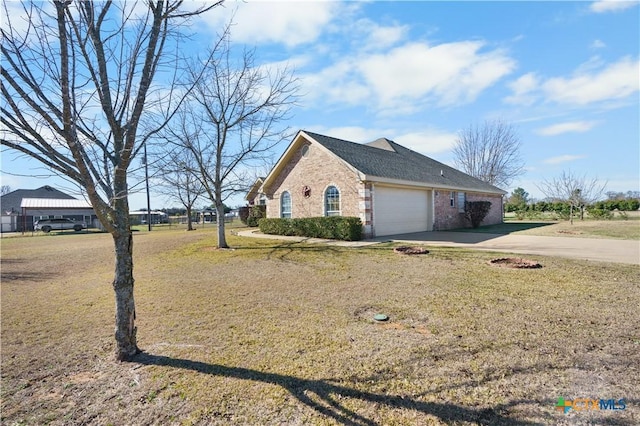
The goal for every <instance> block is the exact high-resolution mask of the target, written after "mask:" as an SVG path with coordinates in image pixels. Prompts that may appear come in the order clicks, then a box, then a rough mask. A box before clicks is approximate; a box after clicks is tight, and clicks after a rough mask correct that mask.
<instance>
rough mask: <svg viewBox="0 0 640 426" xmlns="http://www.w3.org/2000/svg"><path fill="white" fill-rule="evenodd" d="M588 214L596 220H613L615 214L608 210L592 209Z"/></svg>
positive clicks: (588, 210)
mask: <svg viewBox="0 0 640 426" xmlns="http://www.w3.org/2000/svg"><path fill="white" fill-rule="evenodd" d="M587 212H588V213H589V216H591V217H592V218H594V219H605V220H610V219H613V212H611V211H609V210H606V209H594V208H590V209H587Z"/></svg>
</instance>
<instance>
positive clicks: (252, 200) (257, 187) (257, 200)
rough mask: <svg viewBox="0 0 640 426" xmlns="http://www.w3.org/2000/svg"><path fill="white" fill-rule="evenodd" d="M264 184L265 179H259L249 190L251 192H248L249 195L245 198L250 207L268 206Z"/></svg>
mask: <svg viewBox="0 0 640 426" xmlns="http://www.w3.org/2000/svg"><path fill="white" fill-rule="evenodd" d="M263 183H264V178H263V177H259V178H258V179H256V181H255V182H254V183H253V185H252V186H251V188H250V189H249V192H247V195H246V196H245V197H244V198H245V200H247V203H249V205H250V206H258V205H260V206H266V205H267V196H266V195H265V194H264V192H262V184H263Z"/></svg>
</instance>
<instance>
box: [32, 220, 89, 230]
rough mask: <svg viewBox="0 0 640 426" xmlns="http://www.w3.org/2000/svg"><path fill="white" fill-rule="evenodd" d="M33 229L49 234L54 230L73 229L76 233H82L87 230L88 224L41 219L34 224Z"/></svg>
mask: <svg viewBox="0 0 640 426" xmlns="http://www.w3.org/2000/svg"><path fill="white" fill-rule="evenodd" d="M33 225H34V226H33V228H34V229H35V230H36V231H42V232H45V233H46V232H49V231H52V230H59V231H62V230H65V229H73V230H74V231H76V232H78V231H82V230H83V229H86V228H87V224H86V223H84V222H76V221H74V220H71V219H66V218H63V219H40V220H37V221H36V222H35V223H34V224H33Z"/></svg>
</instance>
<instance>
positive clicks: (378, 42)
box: [355, 19, 409, 50]
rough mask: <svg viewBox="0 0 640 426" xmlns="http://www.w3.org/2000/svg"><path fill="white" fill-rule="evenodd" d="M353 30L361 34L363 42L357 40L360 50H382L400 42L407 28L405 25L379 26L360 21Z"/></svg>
mask: <svg viewBox="0 0 640 426" xmlns="http://www.w3.org/2000/svg"><path fill="white" fill-rule="evenodd" d="M355 29H356V30H358V31H360V32H361V33H362V38H363V40H362V41H360V40H358V43H359V44H360V46H359V47H360V48H361V49H362V50H382V49H387V48H389V47H391V46H394V45H396V44H397V43H398V42H400V41H402V40H403V39H404V38H405V36H406V34H407V32H408V30H409V27H408V26H406V25H395V26H381V25H378V24H377V23H375V22H373V21H371V20H369V19H361V20H359V21H358V22H357V23H356V25H355Z"/></svg>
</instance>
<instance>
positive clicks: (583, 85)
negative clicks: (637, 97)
mask: <svg viewBox="0 0 640 426" xmlns="http://www.w3.org/2000/svg"><path fill="white" fill-rule="evenodd" d="M639 74H640V61H638V60H633V59H631V58H630V57H626V58H622V59H621V60H620V61H618V62H616V63H613V64H610V65H609V66H608V67H607V68H605V69H602V70H600V71H599V72H593V73H588V72H579V73H576V74H574V75H573V76H572V77H569V78H563V77H556V78H551V79H549V80H547V81H546V82H545V83H544V84H543V86H542V90H543V91H544V92H545V94H546V95H547V98H548V99H549V100H552V101H555V102H558V103H563V104H577V105H585V104H590V103H594V102H602V101H608V100H615V99H622V98H626V97H627V96H630V95H632V94H633V93H635V92H637V91H638V90H639V89H640V81H639V79H638V75H639Z"/></svg>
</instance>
